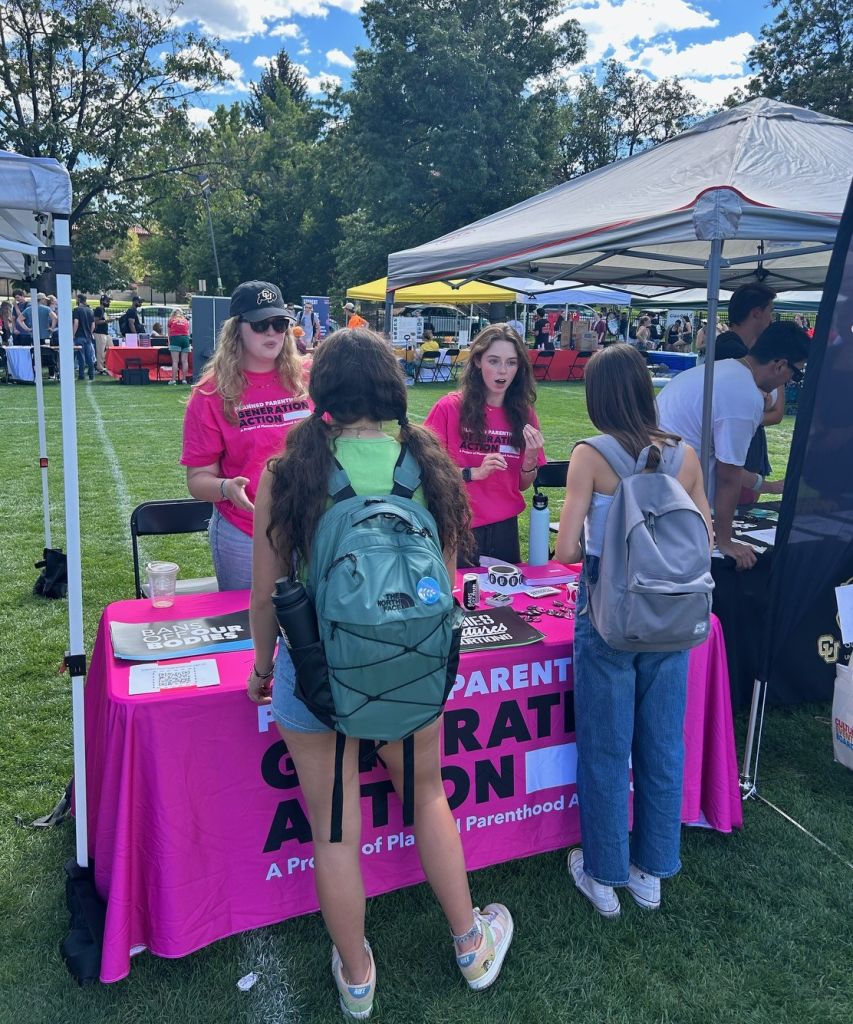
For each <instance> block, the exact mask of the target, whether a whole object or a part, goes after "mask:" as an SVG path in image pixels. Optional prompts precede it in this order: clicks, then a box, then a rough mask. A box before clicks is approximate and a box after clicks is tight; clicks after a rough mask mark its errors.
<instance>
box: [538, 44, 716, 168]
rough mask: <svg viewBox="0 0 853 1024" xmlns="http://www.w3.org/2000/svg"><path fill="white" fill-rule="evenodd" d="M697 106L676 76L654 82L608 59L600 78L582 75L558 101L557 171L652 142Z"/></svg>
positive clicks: (593, 164)
mask: <svg viewBox="0 0 853 1024" xmlns="http://www.w3.org/2000/svg"><path fill="white" fill-rule="evenodd" d="M700 106H701V104H700V103H699V100H698V99H697V98H696V97H695V96H693V95H692V94H691V93H690V92H688V91H687V90H686V89H685V88H684V86H683V85H682V83H681V82H680V81H679V79H678V78H662V79H660V80H659V81H657V82H652V81H651V79H650V78H648V77H647V76H646V75H644V74H642V73H641V72H638V71H629V70H628V69H627V68H626V67H625V65H624V64H619V63H618V62H617V61H612V60H611V61H607V63H606V64H605V66H604V75H603V78H602V80H601V82H600V84H599V83H598V82H597V81H596V79H595V77H594V76H593V75H592V74H587V75H584V76H583V77H582V79H581V82H580V84H579V85H578V86H577V87H576V88H574V89H573V90H571V91H570V92H568V94H567V95H566V96H565V97H564V101H563V103H562V104H561V106H560V110H559V116H558V124H559V141H558V154H559V156H558V161H557V164H556V176H557V178H558V179H559V180H563V181H565V180H568V179H569V178H573V177H576V176H577V175H578V174H586V173H587V171H593V170H595V169H596V168H597V167H604V166H605V165H606V164H609V163H612V162H613V161H614V160H621V159H623V158H625V157H628V156H631V155H632V154H634V153H637V152H640V151H641V150H643V149H648V148H649V147H650V146H656V145H658V143H660V142H664V141H666V139H670V138H672V137H673V136H675V135H678V134H679V133H680V132H682V131H684V130H685V129H686V128H688V127H689V126H690V125H691V124H692V123H693V122H694V121H695V120H696V118H697V111H698V109H699V108H700Z"/></svg>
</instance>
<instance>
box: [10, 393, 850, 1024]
mask: <svg viewBox="0 0 853 1024" xmlns="http://www.w3.org/2000/svg"><path fill="white" fill-rule="evenodd" d="M76 388H77V390H76V393H77V401H78V410H77V422H78V431H79V449H80V458H79V481H80V493H81V522H82V535H83V595H84V602H85V634H86V645H87V651H89V652H91V647H92V642H93V640H94V635H95V630H96V627H97V623H98V618H99V615H100V612H101V609H102V608H103V606H104V605H106V604H107V603H109V602H111V601H115V600H118V599H121V598H127V597H130V596H132V594H133V574H132V568H131V555H130V541H129V519H130V512H131V510H132V508H133V507H134V506H135V505H136V504H138V503H139V502H141V501H144V500H146V499H151V498H164V497H183V496H185V495H186V490H185V486H184V475H183V471H182V470H181V469H180V467H179V466H178V458H179V453H180V444H181V421H182V415H183V404H184V403H185V402H186V398H187V395H186V389H179V388H166V387H162V386H161V387H155V386H151V387H148V388H123V387H119V386H117V385H116V384H114V383H112V382H106V381H103V380H98V381H96V382H95V383H94V384H92V385H89V384H79V385H77V386H76ZM446 390H447V388H446V387H444V386H442V385H421V386H419V387H417V388H416V389H413V390H412V391H411V392H410V399H411V411H412V418H413V419H417V418H422V417H423V416H425V415H426V413H427V411H428V410H429V408H430V406H431V405H432V403H433V402H434V401H435V400H436V398H438V397H439V395H441V394H443V393H444V392H445V391H446ZM46 404H47V421H48V446H49V452H50V455H51V458H52V462H51V469H50V482H51V499H52V501H51V505H52V516H53V523H54V527H55V536H54V542H55V543H58V544H62V543H63V539H64V537H63V526H62V521H63V505H62V475H61V465H62V457H61V455H62V448H61V431H60V422H59V391H58V389H57V388H56V387H53V386H52V387H51V388H50V389H48V390H47V393H46ZM537 408H538V410H539V415H540V418H541V421H542V426H543V430H544V433H545V436H546V439H547V451H548V454H549V456H550V457H551V458H565V457H566V456H567V455H568V453H569V451H570V448H571V445H572V443H573V442H574V441H575V440H577V439H578V438H580V437H583V436H585V435H586V434H587V433H591V432H592V430H591V428H590V425H589V421H588V419H587V417H586V411H585V406H584V400H583V388H582V386H579V385H553V384H552V385H544V386H542V388H541V389H540V395H539V401H538V406H537ZM791 431H792V421H791V420H790V419H786V420H785V421H784V422H783V423H782V424H780V425H779V426H778V427H775V428H773V429H772V430H771V431H769V433H770V438H771V440H770V448H771V461H772V462H773V463H774V466H775V467H776V471H777V475H778V474H780V473H781V472H782V471H783V469H784V465H785V462H786V459H787V448H788V445H789V443H790V436H791ZM0 436H2V437H3V443H2V446H0V474H2V475H1V476H0V478H2V480H3V486H2V488H0V579H2V590H0V625H2V636H4V637H5V638H6V639H5V642H4V650H3V654H2V658H1V659H0V663H2V667H3V672H2V685H0V778H2V780H3V787H2V794H0V813H2V818H0V820H1V821H2V829H0V920H2V922H3V924H2V928H0V1024H30V1022H34V1024H42V1022H43V1024H84V1022H85V1024H91V1022H96V1024H100V1022H115V1024H136V1022H140V1024H141V1022H146V1024H147V1022H154V1024H196V1022H212V1024H217V1022H245V1024H250V1022H264V1024H274V1022H297V1021H304V1022H309V1021H311V1022H313V1021H335V1020H339V1019H340V1015H339V1012H338V1010H337V1002H336V999H335V997H334V994H333V986H332V982H331V978H330V977H329V972H328V951H329V943H328V940H327V939H326V936H325V933H324V930H323V927H322V924H321V921H320V919H319V917H318V916H317V915H313V916H310V917H307V918H302V919H298V920H294V921H288V922H285V923H282V924H280V925H278V926H276V927H274V928H268V929H263V930H259V931H257V932H253V933H248V934H245V935H241V936H236V937H234V938H232V939H229V940H226V941H223V942H220V943H218V944H216V945H215V946H213V947H210V948H208V949H205V950H202V951H200V952H198V953H196V954H195V955H193V956H190V957H188V958H186V959H183V960H177V961H168V960H161V959H156V958H155V957H152V956H150V955H148V954H142V955H141V956H139V957H137V958H136V959H135V960H134V963H133V969H132V972H131V975H130V977H129V978H128V979H126V980H125V981H123V982H120V983H119V984H116V985H111V986H95V987H92V988H87V989H79V988H78V987H77V986H76V985H75V984H74V983H73V982H72V980H71V979H70V977H69V976H68V974H67V973H66V970H65V967H64V965H63V964H62V962H61V960H60V958H59V955H58V945H59V942H60V940H61V939H62V937H63V936H64V934H65V932H66V928H67V913H66V910H65V903H64V877H63V873H62V865H63V863H64V861H65V860H66V859H67V858H69V857H70V856H72V855H73V849H74V834H73V827H72V825H71V824H70V823H69V824H66V825H64V826H62V827H61V828H58V829H54V830H51V831H46V832H45V831H40V832H37V831H30V830H26V829H22V828H19V827H17V826H16V824H15V816H16V815H20V816H21V818H23V819H24V820H30V819H32V818H34V817H36V816H37V815H40V814H42V813H45V812H46V811H47V810H48V809H49V808H50V807H51V806H52V805H53V803H54V802H55V800H56V798H57V797H58V796H59V794H60V793H61V791H62V789H63V787H64V785H65V783H66V781H67V780H68V778H69V776H70V774H71V724H70V686H69V682H68V679H67V677H62V676H58V675H57V666H58V664H59V662H60V660H61V658H62V654H63V652H64V650H65V646H66V643H67V607H66V603H65V602H64V601H63V602H56V603H48V602H44V601H41V600H38V599H35V598H33V597H32V596H31V588H32V584H33V581H34V579H35V576H36V571H35V570H34V569H33V566H32V563H33V562H34V561H35V559H36V558H37V557H39V555H40V549H41V546H42V534H41V530H42V512H41V484H40V474H39V472H38V468H37V458H38V443H37V433H36V415H35V393H34V391H33V389H32V388H28V387H25V386H12V385H10V386H7V387H3V388H0ZM556 500H558V499H557V498H556V496H555V503H556ZM524 532H526V524H525V525H524V526H523V533H524ZM146 552H147V553H148V554H153V553H154V552H153V550H152V549H151V548H150V547H147V548H146ZM156 553H157V554H162V555H165V556H172V557H174V558H175V560H176V561H178V562H179V563H180V565H181V568H182V572H185V573H186V574H195V573H206V572H207V571H208V569H209V558H208V553H207V547H206V543H205V541H204V539H203V538H198V539H195V538H193V539H190V540H182V541H181V542H180V543H175V544H173V545H171V546H170V545H168V544H165V543H164V544H161V545H159V546H158V548H157V552H156ZM829 713H830V712H829V707H828V706H826V705H811V706H802V707H798V708H795V709H782V710H775V711H771V712H770V713H769V716H768V721H767V726H766V732H765V741H764V745H763V749H762V780H763V783H762V789H763V792H764V794H765V795H766V797H767V798H768V799H769V800H771V801H773V802H774V803H776V804H778V805H779V806H781V807H783V808H784V809H785V810H786V811H787V812H788V813H789V814H790V815H791V816H793V817H794V818H795V819H796V820H797V821H799V822H801V823H802V824H803V825H804V826H805V827H806V828H807V829H809V830H810V831H811V832H813V833H815V834H816V835H817V836H819V837H820V838H821V839H822V840H824V842H826V843H827V844H828V845H829V846H831V847H832V848H833V849H834V850H836V851H837V852H838V853H839V854H840V855H841V856H842V857H843V859H844V860H845V861H848V862H853V775H851V774H850V773H849V772H847V771H846V770H845V769H843V768H841V767H840V766H839V765H837V764H834V763H833V761H832V748H831V737H830V723H829ZM744 724H745V723H744V716H743V715H741V716H739V717H738V719H737V730H738V740H739V746H740V744H741V743H742V734H743V731H744ZM745 811H746V826H745V829H744V831H743V832H741V833H737V834H735V835H732V836H723V835H718V834H716V833H713V832H707V831H704V830H698V829H697V830H685V832H684V843H683V861H684V871H683V872H682V874H681V875H680V876H679V877H678V878H677V879H675V880H674V881H672V882H671V883H668V884H667V885H666V888H665V903H664V907H663V909H662V910H661V912H660V913H659V914H648V913H644V912H642V911H640V910H639V908H637V907H635V906H634V905H633V904H632V903H631V901H630V900H626V901H625V903H627V904H629V905H627V906H626V907H625V911H624V914H623V917H622V919H621V920H620V921H618V922H605V921H603V920H602V919H600V918H598V917H597V915H595V913H594V912H593V911H592V910H591V908H590V907H589V906H588V904H587V903H586V901H584V900H583V899H582V898H581V897H580V896H579V895H578V894H577V893H576V892H575V891H574V888H573V886H572V884H571V882H570V880H569V878H568V875H567V872H566V867H565V854H564V853H563V852H560V853H554V854H548V855H544V856H537V857H531V858H529V859H527V860H522V861H517V862H514V863H511V864H504V865H501V866H498V867H495V868H491V869H488V870H484V871H480V872H476V873H475V874H472V876H471V882H472V889H473V893H474V897H475V900H476V901H478V902H481V903H485V902H489V901H490V900H492V899H499V900H501V901H502V902H505V903H506V904H507V905H508V906H509V907H510V908H511V909H512V911H513V914H514V915H515V919H516V938H515V942H514V945H513V948H512V950H511V952H510V954H509V957H508V959H507V962H506V965H505V967H504V970H503V974H502V975H501V978H500V981H499V983H498V985H497V986H496V987H495V988H494V989H493V990H491V991H489V992H486V993H483V994H481V995H479V996H476V995H474V994H473V993H469V992H468V991H467V989H466V988H465V986H464V984H463V983H462V981H461V979H460V977H459V976H458V974H457V972H456V969H455V966H454V964H453V961H452V951H451V948H450V943H449V941H448V938H447V934H446V927H445V924H444V921H443V918H442V916H441V913H440V911H439V910H438V907H437V905H436V904H435V902H434V901H433V899H432V898H431V895H430V893H429V891H428V890H427V889H426V888H425V887H424V886H418V887H416V888H414V889H409V890H405V891H402V892H398V893H393V894H391V895H388V896H383V897H380V898H377V899H375V900H373V901H372V902H371V903H370V905H369V908H368V934H369V936H370V939H371V941H372V943H373V946H374V950H375V952H376V957H377V962H378V964H379V971H380V975H379V977H380V981H379V986H380V987H379V994H378V997H377V1002H376V1007H375V1010H374V1017H373V1019H375V1020H376V1021H378V1022H383V1021H386V1022H421V1021H423V1022H435V1024H439V1022H441V1024H444V1022H457V1021H458V1022H465V1024H480V1022H482V1024H486V1022H540V1021H566V1022H572V1024H599V1022H600V1024H623V1022H624V1024H629V1022H630V1024H663V1022H667V1024H670V1022H671V1024H700V1022H701V1024H704V1022H709V1021H715V1022H721V1024H726V1022H732V1024H734V1022H740V1024H789V1022H790V1024H812V1022H813V1024H835V1022H837V1024H846V1022H849V1021H850V1019H851V1005H853V970H851V969H853V920H851V915H850V906H851V883H853V871H851V869H850V867H849V866H845V864H843V863H842V862H841V861H840V860H839V859H837V858H836V857H833V856H832V854H830V853H828V852H827V851H826V850H825V849H822V848H821V847H820V846H818V845H817V844H816V843H814V842H813V841H812V840H811V839H809V838H808V837H807V836H805V835H804V834H803V833H802V832H801V831H799V830H797V829H796V828H795V827H794V826H793V825H791V824H790V823H788V822H787V821H785V820H784V819H783V818H782V817H781V816H779V815H778V814H776V813H775V812H773V811H772V810H771V809H769V808H768V807H767V806H765V805H764V804H762V803H760V802H752V803H749V804H748V805H747V807H746V809H745ZM252 970H254V971H256V972H257V973H258V974H259V975H260V981H259V982H258V984H257V985H256V986H255V987H254V988H253V989H252V991H251V992H249V993H246V994H243V993H240V992H239V991H238V990H237V988H236V982H237V980H238V979H239V978H240V977H241V976H242V975H244V974H247V973H248V972H249V971H252Z"/></svg>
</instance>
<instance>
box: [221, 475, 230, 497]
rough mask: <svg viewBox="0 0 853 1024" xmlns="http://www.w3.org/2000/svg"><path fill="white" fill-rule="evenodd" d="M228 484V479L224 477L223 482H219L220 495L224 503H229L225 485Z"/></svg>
mask: <svg viewBox="0 0 853 1024" xmlns="http://www.w3.org/2000/svg"><path fill="white" fill-rule="evenodd" d="M227 483H228V477H224V478H223V479H222V480H220V481H219V493H220V495H221V496H222V500H223V501H227V500H228V499H227V497H226V494H225V485H226V484H227Z"/></svg>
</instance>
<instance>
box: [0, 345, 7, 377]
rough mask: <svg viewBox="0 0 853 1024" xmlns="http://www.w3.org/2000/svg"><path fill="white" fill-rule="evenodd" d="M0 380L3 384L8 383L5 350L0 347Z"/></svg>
mask: <svg viewBox="0 0 853 1024" xmlns="http://www.w3.org/2000/svg"><path fill="white" fill-rule="evenodd" d="M0 380H2V381H3V383H4V384H8V383H9V360H8V359H7V358H6V349H5V348H4V347H3V346H2V345H0Z"/></svg>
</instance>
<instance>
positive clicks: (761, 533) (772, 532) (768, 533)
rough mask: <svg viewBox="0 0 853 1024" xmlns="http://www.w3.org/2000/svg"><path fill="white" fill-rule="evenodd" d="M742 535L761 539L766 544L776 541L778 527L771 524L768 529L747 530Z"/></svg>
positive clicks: (752, 538) (751, 538)
mask: <svg viewBox="0 0 853 1024" xmlns="http://www.w3.org/2000/svg"><path fill="white" fill-rule="evenodd" d="M741 537H749V539H750V540H759V541H762V542H763V543H765V544H775V543H776V527H775V526H770V527H768V528H767V529H766V530H747V531H746V532H744V533H742V534H741Z"/></svg>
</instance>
